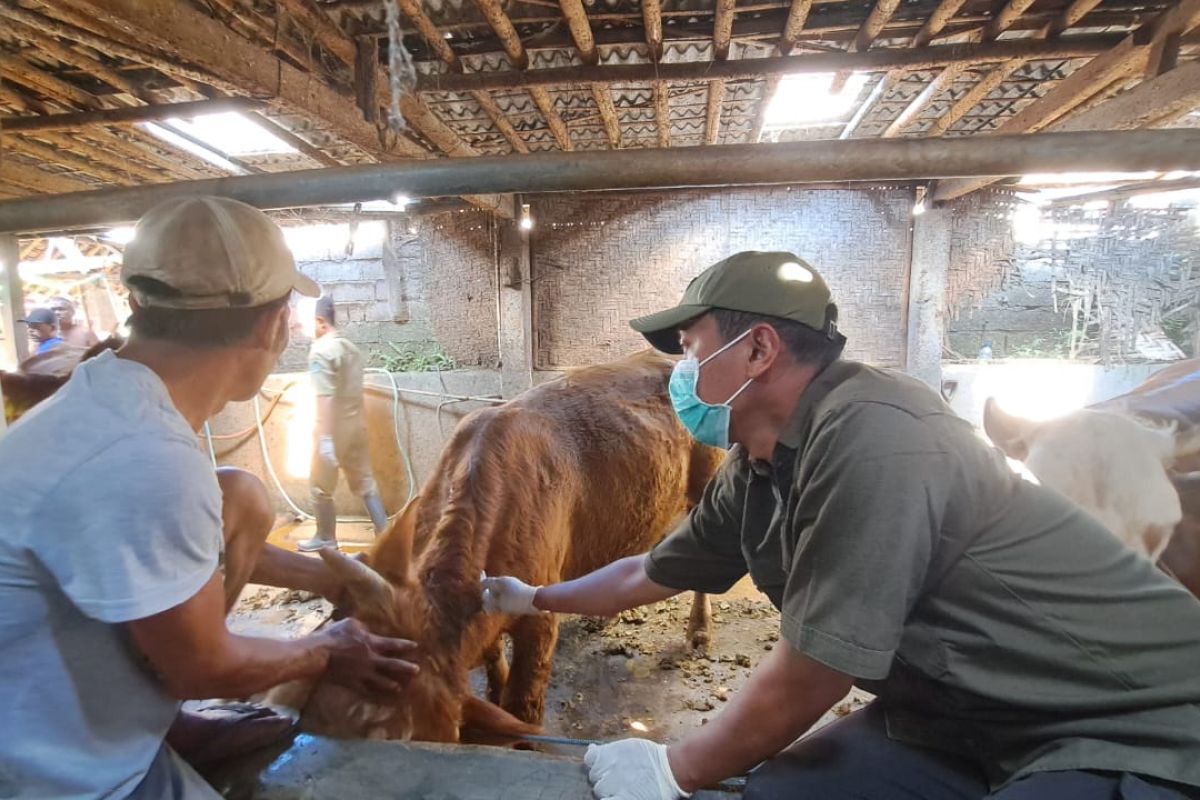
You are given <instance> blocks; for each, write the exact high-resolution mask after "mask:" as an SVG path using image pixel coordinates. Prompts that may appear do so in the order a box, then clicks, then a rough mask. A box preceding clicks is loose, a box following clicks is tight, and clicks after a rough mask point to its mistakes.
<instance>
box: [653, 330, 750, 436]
mask: <svg viewBox="0 0 1200 800" xmlns="http://www.w3.org/2000/svg"><path fill="white" fill-rule="evenodd" d="M748 333H750V331H746V332H745V333H743V334H742V335H741V336H738V337H737V338H736V339H734V340H733V341H731V342H729V344H727V345H725V346H724V347H722V348H721V349H720V350H718V351H717V352H715V353H713V354H712V355H711V356H709V357H708V358H706V359H704V360H703V361H697V360H696V359H694V358H685V359H683V360H682V361H680V362H678V363H676V364H675V368H674V369H673V370H671V380H670V383H669V384H668V386H669V389H670V392H671V405H672V406H673V407H674V408H675V415H676V416H678V417H679V421H680V422H682V423H683V427H685V428H687V429H688V432H689V433H690V434H692V438H693V439H695V440H696V441H698V442H700V443H701V444H707V445H709V446H711V447H719V448H721V449H722V450H728V449H729V413H730V411H732V406H731V404H732V403H733V401H734V400H736V399H737V396H738V395H740V394H741V393H742V392H744V391H746V387H747V386H749V385H750V384H751V383H753V379H751V380H748V381H746V382H745V383H743V384H742V388H740V389H738V390H737V391H736V392H734V393H733V396H732V397H730V398H729V399H728V400H726V401H725V402H724V403H719V404H716V405H714V404H712V403H706V402H704V401H703V400H701V399H700V397H699V395H697V394H696V384H697V382H698V381H699V380H700V368H701V367H703V366H704V365H705V364H707V363H708V362H710V361H712V360H713V359H714V358H716V357H717V356H719V355H721V353H724V352H725V351H726V350H728V349H729V348H731V347H733V346H734V345H735V344H737V343H738V342H740V341H741V340H742V339H744V338H746V334H748Z"/></svg>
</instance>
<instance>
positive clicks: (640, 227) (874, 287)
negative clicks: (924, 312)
mask: <svg viewBox="0 0 1200 800" xmlns="http://www.w3.org/2000/svg"><path fill="white" fill-rule="evenodd" d="M912 205H913V196H912V192H911V191H910V190H908V189H895V188H893V189H868V190H842V189H819V190H812V189H791V188H790V187H782V186H781V187H759V188H742V189H712V190H687V191H671V192H636V193H635V192H623V193H604V194H570V195H545V196H539V197H535V198H532V200H531V207H532V213H533V218H534V222H535V227H534V229H533V234H532V239H531V249H532V253H533V278H532V280H533V288H534V336H535V356H536V357H535V364H536V366H537V367H538V368H540V369H558V368H562V367H569V366H577V365H582V364H589V363H595V362H598V361H606V360H610V359H613V358H617V357H620V356H622V355H625V354H627V353H629V352H632V351H634V350H636V349H638V348H640V347H642V346H644V343H643V341H642V339H641V338H640V337H639V336H638V335H637V334H635V333H634V332H633V331H632V330H630V329H629V327H628V324H627V322H628V320H629V319H630V318H631V317H636V316H638V315H641V314H645V313H649V312H651V311H656V310H660V309H661V308H663V307H665V306H668V305H672V304H674V303H676V302H678V300H679V297H680V295H681V294H682V292H683V289H684V287H685V286H686V285H687V282H688V281H689V280H690V279H691V278H693V277H694V276H695V275H696V274H697V273H699V272H700V271H701V270H702V269H704V268H705V267H707V266H708V265H710V264H712V263H714V262H716V261H718V260H720V259H721V258H723V257H725V256H727V255H729V254H731V253H734V252H737V251H739V250H775V249H780V250H790V251H792V252H794V253H796V254H797V255H799V256H800V257H801V258H804V259H806V260H808V261H810V262H811V263H812V264H813V266H815V267H816V268H817V269H819V270H820V271H821V272H822V274H823V275H824V276H825V277H826V278H827V279H828V281H829V283H830V285H831V287H832V289H833V292H834V294H835V297H836V299H837V302H838V304H839V312H840V323H839V325H840V327H841V328H842V330H843V331H844V332H845V333H846V335H847V337H848V338H849V342H850V343H849V345H848V347H847V355H848V356H849V357H851V358H857V359H862V360H866V361H870V362H872V363H876V364H882V365H887V366H902V365H903V362H904V336H903V333H902V331H903V330H904V323H903V319H904V313H905V308H904V306H905V294H906V289H907V285H908V269H909V258H910V246H911V242H910V239H911V235H910V229H911V210H912Z"/></svg>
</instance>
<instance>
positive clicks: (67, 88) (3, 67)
mask: <svg viewBox="0 0 1200 800" xmlns="http://www.w3.org/2000/svg"><path fill="white" fill-rule="evenodd" d="M0 77H3V78H7V79H8V80H10V81H12V82H13V83H16V84H19V85H21V86H25V87H27V88H29V89H32V90H33V91H35V92H37V93H38V94H41V95H43V96H44V97H49V98H53V99H56V100H65V101H66V102H68V103H70V104H71V105H75V106H80V107H82V108H92V109H99V108H101V107H102V106H101V104H100V100H99V98H97V97H96V96H95V95H92V94H89V93H87V92H85V91H84V90H83V89H80V88H79V87H78V86H76V85H75V84H73V83H67V82H66V81H64V80H62V79H61V78H57V77H55V76H54V75H51V74H50V73H48V72H45V71H43V70H40V69H38V68H37V67H35V66H33V65H32V64H30V63H29V62H27V61H24V60H22V59H20V58H18V57H17V56H12V55H7V54H0Z"/></svg>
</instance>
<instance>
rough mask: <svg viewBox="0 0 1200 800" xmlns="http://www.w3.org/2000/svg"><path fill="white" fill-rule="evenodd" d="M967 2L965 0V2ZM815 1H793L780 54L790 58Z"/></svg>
mask: <svg viewBox="0 0 1200 800" xmlns="http://www.w3.org/2000/svg"><path fill="white" fill-rule="evenodd" d="M964 1H965V0H964ZM812 7H813V0H792V5H791V8H789V9H788V16H787V21H786V22H785V23H783V36H782V37H780V39H779V54H780V55H784V56H790V55H791V54H792V50H794V49H795V47H796V43H797V42H798V41H799V40H800V33H801V31H803V30H804V26H805V25H806V24H807V23H808V15H809V13H810V12H811V11H812Z"/></svg>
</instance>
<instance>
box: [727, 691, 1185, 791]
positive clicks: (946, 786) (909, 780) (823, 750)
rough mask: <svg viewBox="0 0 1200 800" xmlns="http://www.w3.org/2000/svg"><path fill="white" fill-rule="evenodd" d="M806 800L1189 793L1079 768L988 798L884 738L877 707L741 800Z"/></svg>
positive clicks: (938, 760) (948, 763) (800, 746)
mask: <svg viewBox="0 0 1200 800" xmlns="http://www.w3.org/2000/svg"><path fill="white" fill-rule="evenodd" d="M1181 790H1182V791H1189V790H1188V789H1186V788H1182V787H1181ZM1193 796H1200V795H1193ZM807 798H813V800H1187V798H1189V795H1187V794H1183V793H1181V791H1176V790H1175V789H1173V788H1169V787H1167V786H1166V785H1164V784H1162V783H1159V782H1155V781H1153V780H1151V779H1148V778H1141V777H1139V776H1136V775H1132V774H1128V773H1106V772H1084V771H1079V770H1076V771H1064V772H1042V773H1036V774H1033V775H1030V776H1028V777H1026V778H1022V779H1020V780H1018V781H1014V782H1013V783H1010V784H1009V785H1008V786H1005V787H1004V788H1003V789H1000V790H999V791H997V792H995V793H991V792H990V791H989V789H988V785H987V782H986V781H985V780H984V779H983V775H982V773H980V771H979V769H978V768H977V767H976V766H975V765H974V764H973V763H971V762H970V761H968V760H966V759H962V758H958V757H955V756H951V755H947V754H945V753H939V752H936V751H933V750H926V749H923V748H920V747H914V746H912V745H907V744H903V743H901V742H897V741H893V740H892V739H889V738H888V735H887V731H886V728H885V724H884V718H883V709H882V708H881V707H880V706H879V704H878V703H872V704H871V705H870V706H867V707H866V708H864V709H862V710H860V711H856V712H854V713H853V714H850V715H849V716H847V717H844V718H843V719H840V720H838V721H837V722H835V723H833V724H831V725H829V726H827V727H825V728H822V729H821V730H819V731H817V732H816V733H814V734H812V735H811V736H806V737H805V738H803V739H801V740H800V741H798V742H796V743H795V744H793V745H792V746H791V747H789V748H788V749H787V750H784V751H783V752H782V753H780V754H779V755H778V756H776V757H775V758H773V759H771V760H770V761H768V762H766V763H765V764H763V765H762V766H760V767H759V768H758V769H756V770H755V771H754V772H752V773H751V774H750V778H749V780H748V781H747V784H746V793H745V795H744V800H806V799H807Z"/></svg>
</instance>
